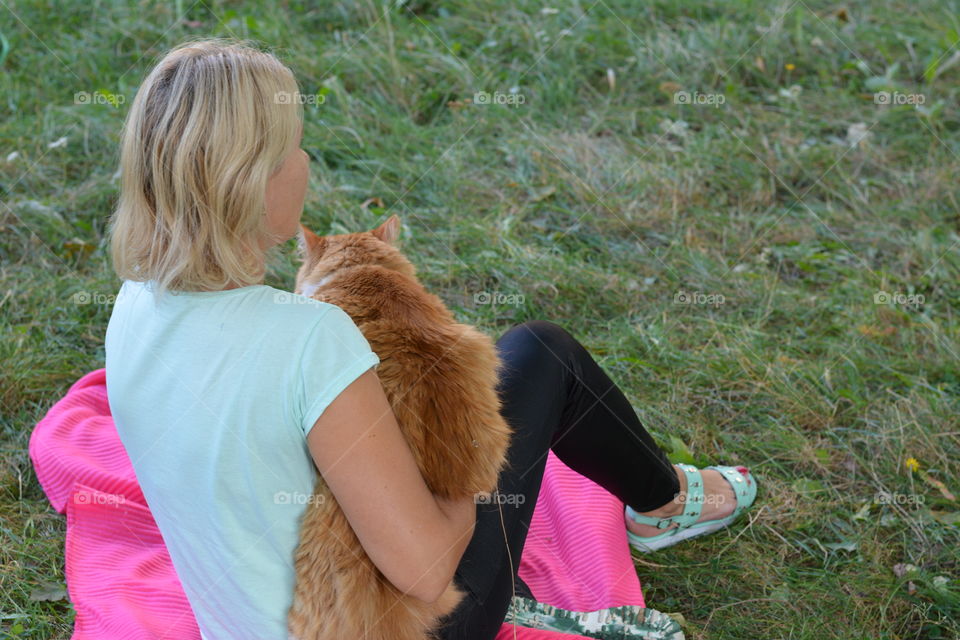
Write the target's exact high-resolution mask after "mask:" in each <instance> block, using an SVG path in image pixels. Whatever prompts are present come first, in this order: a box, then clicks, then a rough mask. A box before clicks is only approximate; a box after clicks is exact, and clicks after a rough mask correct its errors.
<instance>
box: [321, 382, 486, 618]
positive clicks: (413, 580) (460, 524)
mask: <svg viewBox="0 0 960 640" xmlns="http://www.w3.org/2000/svg"><path fill="white" fill-rule="evenodd" d="M307 445H308V446H309V448H310V454H311V455H312V456H313V460H314V463H315V464H316V465H317V469H318V470H319V472H320V474H321V475H322V476H323V479H324V480H325V481H326V483H327V486H329V487H330V491H331V492H332V493H333V495H334V497H335V498H336V500H337V503H338V504H339V505H340V508H341V509H343V512H344V514H345V515H346V516H347V520H348V521H349V522H350V526H351V527H352V528H353V530H354V532H355V533H356V535H357V538H359V540H360V544H361V545H363V548H364V549H365V550H366V552H367V555H368V556H370V559H371V560H372V561H373V563H374V564H375V565H377V567H378V568H379V569H380V571H382V572H383V574H384V575H385V576H386V577H387V579H388V580H390V582H392V583H393V584H394V586H396V587H397V589H399V590H400V591H403V592H404V593H406V594H409V595H411V596H414V597H415V598H418V599H420V600H423V601H424V602H428V603H430V602H434V601H436V600H437V599H438V598H439V597H440V595H441V594H442V593H443V591H444V589H446V587H447V585H448V584H449V583H450V580H451V579H452V578H453V574H454V571H456V568H457V565H458V564H459V563H460V558H461V556H463V552H464V550H465V549H466V547H467V543H469V542H470V538H471V537H472V536H473V528H474V524H475V522H476V505H475V503H474V501H473V499H472V498H467V499H463V500H457V501H447V500H441V499H438V498H436V497H435V496H434V494H433V493H431V492H430V490H429V489H428V488H427V485H426V483H425V482H424V480H423V476H422V475H421V474H420V470H419V469H418V468H417V464H416V461H415V460H414V457H413V453H412V452H411V451H410V447H409V445H408V444H407V441H406V439H405V438H404V437H403V434H402V433H401V431H400V427H399V426H398V425H397V421H396V418H395V417H394V415H393V411H392V410H391V408H390V404H389V403H388V402H387V398H386V395H385V394H384V392H383V387H381V385H380V379H379V378H378V377H377V374H376V373H375V372H374V371H373V370H372V369H371V370H369V371H367V372H366V373H364V374H363V375H361V376H360V377H359V378H357V379H356V380H355V381H354V382H353V383H352V384H350V386H348V387H347V388H346V389H344V390H343V392H341V393H340V395H339V396H337V398H336V399H335V400H334V401H333V402H332V403H330V405H329V406H328V407H327V409H326V410H325V411H324V412H323V414H322V415H321V416H320V418H319V419H318V420H317V422H316V423H315V424H314V426H313V428H312V429H311V430H310V432H309V433H308V434H307Z"/></svg>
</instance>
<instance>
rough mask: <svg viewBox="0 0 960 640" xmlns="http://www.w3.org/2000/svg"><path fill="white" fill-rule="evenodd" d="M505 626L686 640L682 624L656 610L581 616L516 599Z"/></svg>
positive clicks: (632, 639) (619, 639)
mask: <svg viewBox="0 0 960 640" xmlns="http://www.w3.org/2000/svg"><path fill="white" fill-rule="evenodd" d="M504 622H506V623H507V624H516V625H517V626H518V627H526V628H528V629H545V630H548V631H559V632H562V633H569V634H573V635H580V636H585V637H587V638H602V639H603V640H684V635H683V631H682V630H681V629H680V623H679V622H677V621H676V620H674V619H673V618H671V617H670V616H668V615H667V614H665V613H661V612H660V611H657V610H655V609H645V608H643V607H637V606H633V605H627V606H623V607H612V608H610V609H600V610H599V611H583V612H580V611H568V610H566V609H561V608H559V607H554V606H552V605H549V604H544V603H542V602H537V601H536V600H533V599H531V598H526V597H523V596H514V597H513V599H512V600H511V601H510V607H509V609H508V610H507V618H506V620H505V621H504Z"/></svg>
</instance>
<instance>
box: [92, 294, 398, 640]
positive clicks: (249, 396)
mask: <svg viewBox="0 0 960 640" xmlns="http://www.w3.org/2000/svg"><path fill="white" fill-rule="evenodd" d="M152 289H153V287H152V283H141V282H135V281H131V280H127V281H124V283H123V285H122V286H121V288H120V293H119V294H118V296H117V298H116V300H115V303H114V306H113V312H112V315H111V317H110V323H109V325H108V327H107V335H106V372H107V395H108V398H109V402H110V410H111V412H112V413H113V419H114V422H115V423H116V427H117V432H118V433H119V435H120V440H121V441H122V442H123V445H124V447H125V448H126V451H127V453H128V455H129V456H130V460H131V462H132V464H133V468H134V471H135V472H136V474H137V480H138V481H139V483H140V486H141V488H142V489H143V495H144V497H145V498H146V500H147V504H148V505H149V507H150V510H151V512H152V513H153V516H154V518H155V519H156V521H157V526H158V527H159V529H160V533H161V534H162V535H163V539H164V541H165V542H166V545H167V548H168V549H169V551H170V557H171V559H172V560H173V566H174V568H175V569H176V571H177V575H178V576H179V578H180V581H181V583H182V584H183V589H184V592H185V593H186V596H187V599H188V600H189V602H190V605H191V607H192V608H193V612H194V614H195V615H196V618H197V623H198V625H199V627H200V631H201V633H202V635H203V637H204V638H205V639H206V640H221V639H222V640H227V639H230V640H242V639H247V638H249V639H257V640H273V639H276V640H285V639H286V638H287V625H286V616H287V610H288V609H289V607H290V605H291V603H292V601H293V586H294V568H293V559H294V551H295V549H296V546H297V543H298V532H299V525H300V519H301V516H302V514H303V512H304V510H305V509H306V508H307V506H308V505H309V503H310V501H311V496H312V495H313V487H314V483H315V481H316V479H317V475H318V474H317V469H316V466H315V465H314V463H313V458H312V457H311V455H310V451H309V449H308V447H307V443H306V435H307V433H308V432H309V430H310V428H311V427H312V426H313V424H314V423H315V422H316V420H317V418H318V417H319V416H320V415H321V414H322V413H323V411H324V409H326V407H327V406H328V405H329V404H330V403H331V402H332V401H333V400H334V398H336V397H337V395H338V394H339V393H340V392H341V391H343V389H344V388H345V387H347V386H348V385H349V384H350V383H351V382H353V381H354V380H355V379H356V378H357V377H358V376H360V375H361V374H362V373H364V372H365V371H367V370H368V369H370V368H371V367H372V366H374V365H376V364H378V363H379V359H378V358H377V356H376V354H374V353H373V352H372V351H371V350H370V345H369V344H368V343H367V341H366V339H365V338H364V337H363V335H362V334H361V333H360V330H359V329H358V328H357V326H356V325H355V324H354V323H353V321H352V320H351V319H350V317H349V316H348V315H347V314H346V313H344V311H343V310H341V309H340V308H339V307H336V306H334V305H331V304H327V303H324V302H319V301H317V300H312V299H309V298H306V297H304V296H301V295H297V294H292V293H288V292H285V291H281V290H279V289H275V288H273V287H270V286H266V285H254V286H248V287H241V288H238V289H229V290H225V291H204V292H178V293H170V292H168V293H167V294H164V295H163V296H160V297H159V298H155V297H154V293H153V290H152Z"/></svg>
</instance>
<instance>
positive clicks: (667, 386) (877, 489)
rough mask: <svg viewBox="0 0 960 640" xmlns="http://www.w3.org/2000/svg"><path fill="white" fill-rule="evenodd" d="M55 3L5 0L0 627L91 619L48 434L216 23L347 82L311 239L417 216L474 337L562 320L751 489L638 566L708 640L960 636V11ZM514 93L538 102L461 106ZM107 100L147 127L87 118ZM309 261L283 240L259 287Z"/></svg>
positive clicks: (89, 362)
mask: <svg viewBox="0 0 960 640" xmlns="http://www.w3.org/2000/svg"><path fill="white" fill-rule="evenodd" d="M48 4H49V3H45V2H40V1H38V0H23V1H22V2H17V3H10V2H9V0H6V2H3V3H0V15H2V16H3V19H2V20H0V33H2V35H3V36H4V37H5V40H6V41H7V42H9V53H8V54H7V55H6V58H5V60H3V61H2V62H0V65H2V74H0V96H2V98H3V99H2V102H0V113H2V118H0V200H2V204H0V229H2V234H0V256H2V267H0V309H2V318H0V328H2V332H3V339H2V341H0V354H2V362H3V366H2V367H0V401H2V419H0V429H2V433H0V447H2V453H0V536H2V540H3V544H2V549H0V587H2V588H0V591H2V595H0V633H3V634H8V635H10V636H13V637H24V638H54V637H56V638H60V637H64V638H65V637H69V634H70V630H71V619H72V610H71V607H70V604H69V603H68V602H67V601H66V600H65V599H61V600H52V601H46V600H36V599H34V598H32V597H31V596H32V595H35V591H36V590H37V589H39V588H41V587H42V586H43V585H44V584H46V583H53V584H58V583H59V584H62V581H63V560H62V557H63V541H64V538H63V536H64V521H63V517H62V516H59V515H57V514H55V513H54V512H53V510H52V509H51V508H50V506H49V504H48V502H47V501H46V498H45V496H44V494H43V492H42V490H41V489H40V487H39V485H38V484H37V481H36V478H35V476H34V474H33V471H32V467H31V463H30V460H29V457H28V455H27V442H28V438H29V434H30V431H31V429H32V427H33V425H34V424H35V423H36V421H37V420H38V419H39V418H40V417H42V416H43V414H44V412H45V411H46V410H47V409H48V408H49V406H50V405H51V404H52V403H53V402H54V401H55V400H56V399H57V398H58V397H60V396H61V395H62V394H63V393H64V392H65V391H66V389H67V388H68V386H69V385H70V384H71V383H72V382H73V381H75V380H76V379H77V378H78V377H79V376H81V375H82V374H83V373H85V372H87V371H89V370H91V369H94V368H98V367H101V366H103V337H104V331H105V328H106V324H107V321H108V319H109V314H110V306H109V305H108V304H89V305H78V304H74V303H73V302H72V298H71V296H72V294H74V293H75V292H78V291H88V292H97V293H99V294H103V295H109V294H112V293H115V291H116V290H117V288H118V285H119V283H118V281H117V280H116V278H115V276H114V275H113V273H112V271H111V268H110V265H109V261H108V259H107V245H106V236H105V228H106V222H107V217H108V215H109V213H110V212H111V208H112V206H113V203H114V201H115V198H116V189H117V181H116V178H115V175H114V174H115V172H116V160H117V143H118V136H119V130H120V126H121V123H122V118H123V116H124V114H125V112H126V104H129V102H130V100H132V97H133V95H134V93H135V91H136V87H137V84H138V82H139V81H140V79H141V78H142V77H143V75H144V74H145V73H146V71H147V70H148V69H149V68H150V66H151V64H152V62H153V61H154V60H155V57H156V56H157V55H160V54H162V52H163V51H164V50H165V49H166V48H167V47H169V46H172V45H174V44H176V43H178V42H179V41H181V40H182V39H184V38H185V37H188V36H195V35H207V34H214V35H223V36H227V35H236V36H240V37H249V38H254V39H257V40H259V41H261V42H263V43H265V44H266V45H268V46H269V47H271V48H274V49H275V50H276V51H277V52H278V54H280V55H281V56H282V57H283V59H284V60H285V61H287V62H288V64H290V65H291V67H292V68H293V69H294V71H295V72H296V74H297V76H298V78H299V80H300V82H301V85H302V88H303V91H304V92H306V93H316V92H321V93H322V94H323V95H324V99H325V102H324V104H322V105H319V106H308V107H307V116H306V117H307V122H306V128H305V141H304V145H305V148H306V149H307V150H308V151H309V152H310V154H311V156H312V157H313V175H312V179H311V193H310V195H309V197H308V201H307V206H306V211H305V213H304V220H305V222H306V223H307V224H309V225H311V226H312V227H313V228H314V229H315V230H317V231H318V232H320V233H325V232H343V231H350V230H358V229H364V228H369V227H372V226H373V225H374V224H375V223H376V222H377V221H379V220H382V219H383V217H384V216H385V215H386V214H387V213H388V212H396V213H398V214H399V215H400V216H401V217H402V218H403V220H404V222H405V236H404V237H405V243H404V246H405V250H406V251H407V252H408V254H409V255H410V256H411V258H412V260H413V261H414V263H415V264H416V265H417V266H418V268H419V270H420V274H421V276H422V278H423V280H424V281H425V282H426V283H427V285H428V287H429V288H431V289H432V290H434V291H436V292H437V293H438V294H440V295H441V296H442V297H443V299H444V300H445V301H446V302H447V303H448V304H449V305H450V306H451V307H452V308H453V309H454V310H455V312H456V314H457V316H458V317H459V318H461V319H462V320H464V321H467V322H472V323H476V324H477V325H479V326H480V327H482V328H483V329H484V330H486V331H488V332H490V333H491V334H492V335H497V334H499V333H500V332H502V331H504V330H506V329H507V328H508V327H509V326H511V325H512V324H513V323H515V322H520V321H523V320H527V319H533V318H544V319H550V320H553V321H555V322H558V323H560V324H562V325H563V326H565V327H567V328H569V329H570V330H571V331H572V332H573V333H574V335H576V336H577V337H578V338H580V339H581V340H582V341H583V342H584V343H585V344H586V345H587V346H588V347H589V348H590V349H591V350H592V352H593V353H595V354H596V355H597V357H598V359H599V360H600V361H601V362H602V364H603V365H604V366H605V367H606V368H607V369H608V370H609V371H610V373H611V375H612V376H613V377H614V378H615V379H616V380H617V382H618V383H620V384H621V385H622V386H623V388H624V390H625V392H626V393H627V395H628V397H629V398H630V399H631V401H632V402H633V404H634V406H635V407H636V408H637V411H638V412H639V413H640V415H641V417H642V418H643V419H644V421H645V422H646V424H647V425H648V426H649V427H650V428H651V430H653V432H654V433H655V435H656V436H657V438H658V439H659V440H660V441H661V442H662V443H663V444H664V446H666V447H668V448H670V449H671V451H672V455H673V457H674V458H675V459H678V460H679V459H688V460H691V461H693V462H696V463H743V464H746V465H749V466H750V467H751V469H752V470H753V471H754V472H755V473H756V474H757V475H758V477H759V479H760V482H761V493H760V496H759V499H758V503H757V506H756V507H755V508H754V509H753V510H752V511H751V512H750V514H749V518H747V519H745V520H744V521H742V523H741V524H740V525H739V526H736V527H733V528H732V529H731V530H729V531H727V532H723V533H720V534H717V535H713V536H708V537H706V538H702V539H699V540H697V541H693V542H690V543H687V544H683V545H678V546H677V547H674V548H671V549H669V550H665V551H663V552H660V553H658V554H656V555H651V556H644V557H642V558H638V559H637V567H638V572H639V574H640V578H641V580H642V582H643V585H644V592H645V595H646V597H647V600H648V602H649V605H650V606H652V607H654V608H657V609H660V610H662V611H668V612H679V613H681V614H682V615H683V616H684V618H685V621H686V622H685V631H686V633H687V636H688V637H689V638H811V639H822V638H891V639H892V638H956V637H958V634H960V622H958V620H960V582H958V580H960V567H958V562H957V559H958V557H957V549H958V546H960V535H958V524H957V523H958V513H960V505H958V504H957V502H956V500H950V499H948V498H947V497H946V496H945V495H944V494H943V493H941V492H940V491H939V490H938V489H937V488H936V487H935V486H933V485H932V484H930V483H928V482H926V481H925V480H924V478H925V477H926V478H933V479H939V480H941V481H943V482H945V483H946V485H947V487H948V488H949V489H950V490H952V491H953V493H954V494H957V493H960V482H958V481H957V478H958V477H960V455H958V453H960V437H958V436H960V429H958V423H960V421H958V419H957V415H958V414H960V406H958V405H960V402H958V395H960V375H958V353H960V344H958V342H960V340H958V328H960V324H958V312H960V299H958V296H960V285H958V282H960V280H958V276H960V254H958V247H960V245H958V243H960V236H958V224H960V217H958V210H960V208H958V196H960V187H958V180H957V175H958V169H960V139H958V128H960V113H958V109H957V104H958V100H957V99H958V93H960V91H958V81H960V64H954V63H957V61H958V59H960V53H957V52H958V50H960V45H958V41H960V34H958V31H960V19H958V18H957V16H958V14H960V11H958V10H960V3H958V2H956V1H940V2H934V1H923V2H914V1H911V0H880V1H877V2H865V1H862V0H861V1H855V2H851V3H849V4H848V5H847V8H846V13H842V12H838V11H837V10H838V5H835V4H832V3H827V2H822V1H812V0H811V1H809V2H806V1H800V2H778V3H767V2H760V1H755V0H737V1H734V2H721V1H719V0H690V1H689V2H683V3H675V2H668V1H666V0H654V1H651V2H646V3H637V2H631V1H629V0H598V1H597V2H595V3H594V2H573V3H556V4H555V5H547V7H546V8H548V9H549V8H553V7H555V8H556V12H552V11H544V10H543V9H544V8H545V6H544V5H543V4H541V3H532V2H527V1H525V0H520V1H517V0H513V1H506V0H501V1H495V2H457V3H453V2H451V3H441V2H430V1H429V0H423V1H416V0H413V1H411V2H407V3H405V4H404V3H391V4H389V5H386V4H383V3H374V2H370V1H367V2H358V3H356V4H354V3H347V2H336V1H331V2H317V3H306V2H295V1H289V2H285V3H283V6H284V7H285V8H284V9H283V10H282V11H281V10H277V9H274V8H271V7H269V6H268V5H267V3H258V2H220V1H217V2H208V3H206V4H205V3H203V2H200V3H196V4H191V3H189V2H182V3H177V2H166V3H135V2H132V1H131V0H121V1H118V2H116V3H112V2H110V3H106V2H93V3H86V2H73V3H66V4H64V6H62V7H61V6H58V7H57V8H56V10H51V9H50V8H49V7H48ZM58 5H59V3H58ZM178 6H182V7H183V9H184V10H185V11H186V21H184V20H178V19H177V18H176V16H175V12H176V11H177V7H178ZM2 49H3V47H2V40H0V57H2V56H3V53H2ZM788 65H792V67H789V68H788ZM793 85H796V86H797V87H799V92H797V90H796V89H794V90H793V92H791V91H790V87H791V86H793ZM513 87H516V94H515V95H518V96H523V103H522V104H518V105H516V106H507V105H502V104H487V105H476V104H469V103H466V100H468V99H472V98H473V97H474V94H475V93H476V92H479V91H486V92H489V93H490V94H493V93H494V92H500V93H501V94H507V95H509V94H510V90H511V88H513ZM98 90H103V91H105V92H109V93H111V94H115V95H119V96H124V97H125V98H126V104H123V105H120V106H119V107H114V106H111V105H109V104H75V103H74V94H75V93H77V92H81V91H86V92H90V93H93V92H95V91H98ZM680 90H682V91H687V92H689V93H691V94H692V93H693V92H699V93H701V94H705V95H712V96H722V97H723V100H724V103H723V104H722V105H719V106H716V107H714V106H708V105H695V104H675V103H674V99H673V95H674V93H675V92H676V91H680ZM877 91H888V92H899V93H900V94H903V95H911V94H921V95H922V96H923V97H924V105H923V107H922V109H921V110H917V109H914V108H912V107H910V106H884V105H878V104H876V103H875V100H874V92H877ZM713 100H714V101H716V100H717V98H715V97H714V98H713ZM856 123H863V126H864V127H865V128H866V129H867V130H868V131H869V135H868V137H867V139H866V141H865V142H863V143H861V144H859V145H856V146H850V144H849V143H848V142H849V137H848V133H849V132H850V127H851V125H854V124H856ZM63 136H66V137H67V143H66V145H65V146H62V147H58V148H52V149H51V148H49V147H48V145H49V144H50V143H52V142H54V141H56V140H58V139H59V138H61V137H63ZM13 151H17V152H19V157H18V158H15V159H13V160H10V161H7V159H6V158H7V155H8V154H9V153H11V152H13ZM375 197H378V198H381V199H382V202H383V205H384V206H383V207H382V208H381V207H379V206H376V205H374V206H371V207H368V208H366V209H364V208H361V206H360V205H361V203H363V202H364V201H365V200H367V199H368V198H375ZM295 267H296V264H295V257H294V254H293V251H292V243H291V245H290V246H288V247H286V250H285V253H284V255H283V259H282V260H281V261H280V265H279V266H278V267H276V268H275V269H274V270H273V271H272V272H271V273H270V274H269V276H268V279H267V283H268V284H271V285H274V286H278V287H285V288H288V287H290V286H292V282H293V274H294V272H295ZM483 291H487V292H491V293H499V294H502V295H504V296H510V295H513V296H514V297H515V298H514V300H516V299H518V298H519V297H520V296H522V303H521V304H498V305H482V304H476V303H475V298H474V296H475V295H476V294H478V293H479V292H483ZM680 291H683V292H687V294H689V295H692V294H701V295H703V296H712V297H711V298H710V300H711V301H713V302H718V301H720V300H721V298H720V296H722V304H713V305H710V304H677V303H676V302H675V298H676V296H677V294H678V292H680ZM879 291H886V292H889V293H891V294H902V295H904V296H906V295H922V296H923V299H924V303H923V304H921V305H913V306H911V305H906V304H893V305H882V304H875V302H874V296H875V294H877V293H878V292H879ZM908 457H913V458H915V459H917V460H918V461H919V463H920V466H921V472H917V473H914V472H911V471H910V470H909V469H908V468H907V466H906V465H905V461H906V459H907V458H908ZM881 492H888V493H890V494H892V495H893V496H894V498H895V501H899V502H901V503H902V504H893V505H890V504H884V502H885V501H884V499H883V497H882V495H881ZM898 564H910V565H914V566H915V567H916V570H915V571H912V572H910V573H907V574H905V575H902V576H900V577H898V576H897V575H896V574H895V572H894V566H895V565H898Z"/></svg>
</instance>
